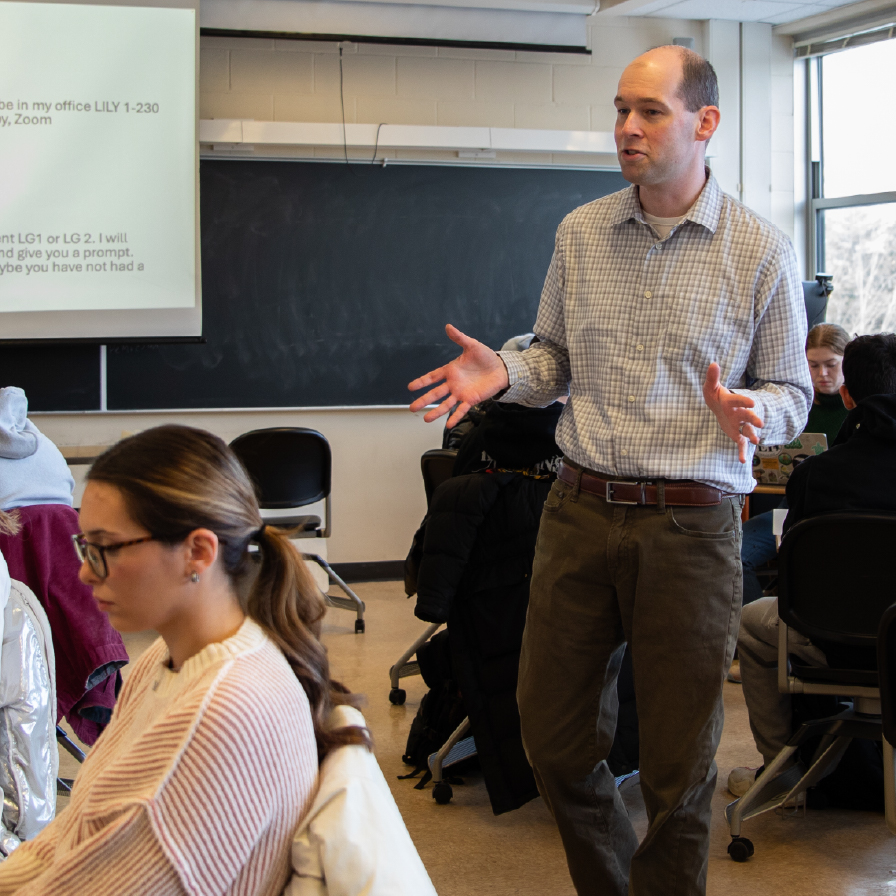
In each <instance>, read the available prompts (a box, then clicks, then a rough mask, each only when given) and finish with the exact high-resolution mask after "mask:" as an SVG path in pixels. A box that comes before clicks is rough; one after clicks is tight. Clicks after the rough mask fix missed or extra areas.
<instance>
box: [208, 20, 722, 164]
mask: <svg viewBox="0 0 896 896" xmlns="http://www.w3.org/2000/svg"><path fill="white" fill-rule="evenodd" d="M591 22H592V24H591V25H589V41H590V43H589V46H590V47H591V49H592V55H591V56H582V55H572V54H566V53H523V52H513V51H504V50H460V49H450V48H435V47H397V46H389V45H376V44H343V45H342V47H343V58H342V65H343V88H344V90H343V93H344V102H345V120H346V122H357V123H364V124H380V123H386V124H414V125H448V126H472V127H502V128H544V129H550V130H582V131H589V130H590V131H611V130H612V129H613V122H614V118H615V110H614V108H613V97H614V96H615V94H616V84H617V81H618V79H619V75H620V73H621V72H622V69H623V68H624V67H625V66H626V65H627V64H628V63H629V62H630V61H631V60H632V59H633V58H634V57H635V56H637V55H639V54H640V53H643V52H644V51H645V50H648V49H650V48H651V47H654V46H658V45H661V44H666V43H671V42H672V38H673V37H693V38H694V39H695V48H696V49H697V50H698V51H702V47H703V33H704V23H702V22H697V21H690V20H681V19H660V18H627V17H606V18H603V19H601V18H600V17H599V16H596V17H592V19H591ZM338 51H339V45H338V44H335V43H316V42H307V41H289V40H248V39H231V38H220V37H204V38H202V43H201V53H202V63H201V64H202V68H201V101H200V115H201V117H202V118H252V119H256V120H259V121H305V122H341V121H342V106H341V103H340V81H339V56H338ZM291 154H292V155H295V154H296V153H291ZM298 154H299V155H303V154H304V155H307V156H313V157H320V158H332V157H341V155H342V150H341V149H336V150H334V149H333V148H320V149H314V150H310V149H309V150H306V151H304V152H302V153H298ZM364 155H365V153H363V152H357V153H355V154H354V156H355V157H358V158H363V157H364ZM378 157H379V158H383V157H385V158H426V159H431V160H433V161H443V160H450V159H452V158H455V159H456V154H454V153H445V154H444V158H442V157H441V156H439V155H437V154H433V153H427V154H426V155H425V156H423V155H422V154H419V153H418V154H414V153H394V152H383V151H381V152H380V153H379V155H378ZM499 161H504V162H514V161H520V162H524V163H527V164H539V165H544V164H552V163H553V164H563V165H570V164H574V165H601V166H614V165H615V157H614V156H602V155H596V154H595V155H591V154H584V155H576V156H570V155H569V154H556V155H553V156H552V155H551V154H550V153H545V154H539V155H534V154H532V153H527V154H525V156H521V157H520V158H519V159H515V158H513V157H512V155H510V154H503V155H502V156H501V157H500V159H499Z"/></svg>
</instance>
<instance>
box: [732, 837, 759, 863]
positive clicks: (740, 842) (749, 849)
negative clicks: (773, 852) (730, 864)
mask: <svg viewBox="0 0 896 896" xmlns="http://www.w3.org/2000/svg"><path fill="white" fill-rule="evenodd" d="M753 851H754V850H753V841H752V840H747V838H746V837H735V838H734V839H733V840H732V841H731V842H730V843H729V844H728V855H729V856H731V858H732V859H734V861H735V862H746V861H747V859H749V858H750V856H751V855H753Z"/></svg>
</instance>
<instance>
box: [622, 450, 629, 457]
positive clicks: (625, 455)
mask: <svg viewBox="0 0 896 896" xmlns="http://www.w3.org/2000/svg"><path fill="white" fill-rule="evenodd" d="M622 456H623V457H628V451H627V449H625V448H623V449H622Z"/></svg>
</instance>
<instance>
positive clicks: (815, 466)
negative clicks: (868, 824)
mask: <svg viewBox="0 0 896 896" xmlns="http://www.w3.org/2000/svg"><path fill="white" fill-rule="evenodd" d="M843 378H844V383H843V385H842V386H841V387H840V394H841V396H842V397H843V403H844V405H845V406H846V407H847V409H848V410H849V415H848V416H847V418H846V421H845V422H844V424H843V427H842V429H841V430H840V434H839V435H838V437H837V439H836V440H835V441H834V444H833V446H832V447H831V448H830V450H828V451H826V452H824V453H823V454H820V455H818V456H817V457H810V458H808V459H807V460H805V461H803V463H802V464H800V466H799V467H797V468H796V469H795V470H794V471H793V474H792V476H791V477H790V480H789V481H788V483H787V501H788V505H789V508H790V509H789V511H788V514H787V520H786V522H785V524H784V536H785V538H786V535H787V531H788V529H790V528H791V527H792V526H794V525H796V523H797V522H799V521H800V520H801V519H804V518H805V517H809V516H815V515H817V514H823V513H835V512H838V511H840V512H842V511H884V512H896V334H893V333H879V334H875V335H871V336H859V337H857V338H856V339H853V341H852V342H850V343H849V345H847V346H846V350H845V353H844V355H843ZM788 640H789V651H790V653H791V654H794V655H795V656H797V657H799V659H800V660H802V661H803V662H804V663H806V664H809V665H819V666H826V665H827V664H828V658H827V656H826V654H825V652H824V651H823V650H822V649H821V648H820V647H819V646H816V645H814V644H812V643H811V642H810V641H809V640H808V639H807V638H805V637H804V636H802V635H800V634H799V633H797V632H795V631H793V630H790V632H789V636H788ZM737 647H738V653H739V655H740V667H741V675H742V676H743V687H744V698H745V700H746V702H747V710H748V712H749V715H750V728H751V729H752V732H753V738H754V740H755V741H756V747H757V748H758V750H759V752H760V753H762V757H763V759H764V761H765V763H766V764H767V763H769V762H771V761H772V759H774V757H775V756H776V755H777V754H778V753H779V752H780V751H781V750H782V749H783V748H784V746H785V744H786V742H787V740H788V739H789V737H790V735H791V734H792V731H793V714H792V702H791V696H790V694H781V693H779V692H778V671H777V658H778V606H777V598H774V597H763V598H761V599H760V600H757V601H755V602H753V603H751V604H748V605H747V606H745V607H744V610H743V615H742V617H741V626H740V635H739V636H738V641H737ZM828 651H829V649H828ZM829 652H830V651H829ZM797 773H798V770H796V771H793V770H791V769H790V768H788V769H785V770H783V771H782V772H781V776H782V782H781V784H782V789H783V788H784V786H785V785H787V784H788V782H789V780H790V778H792V777H794V776H795V775H797ZM787 775H789V777H788V778H787V779H785V778H784V776H787ZM754 779H755V769H747V768H736V769H734V770H733V771H732V772H731V774H730V775H729V777H728V789H729V790H730V791H731V792H732V793H733V794H734V795H735V796H741V795H743V794H744V793H746V792H747V790H749V788H750V786H751V785H752V783H753V780H754ZM793 783H795V780H794V782H793Z"/></svg>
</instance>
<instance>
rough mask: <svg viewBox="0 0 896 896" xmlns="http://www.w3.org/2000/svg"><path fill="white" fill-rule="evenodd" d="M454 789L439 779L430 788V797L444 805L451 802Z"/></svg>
mask: <svg viewBox="0 0 896 896" xmlns="http://www.w3.org/2000/svg"><path fill="white" fill-rule="evenodd" d="M453 796H454V791H453V790H452V789H451V785H450V784H449V783H448V782H447V781H439V782H438V783H437V784H436V785H435V786H434V787H433V789H432V798H433V799H434V800H435V801H436V802H437V803H438V804H439V805H440V806H445V805H447V804H448V803H450V802H451V797H453Z"/></svg>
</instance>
